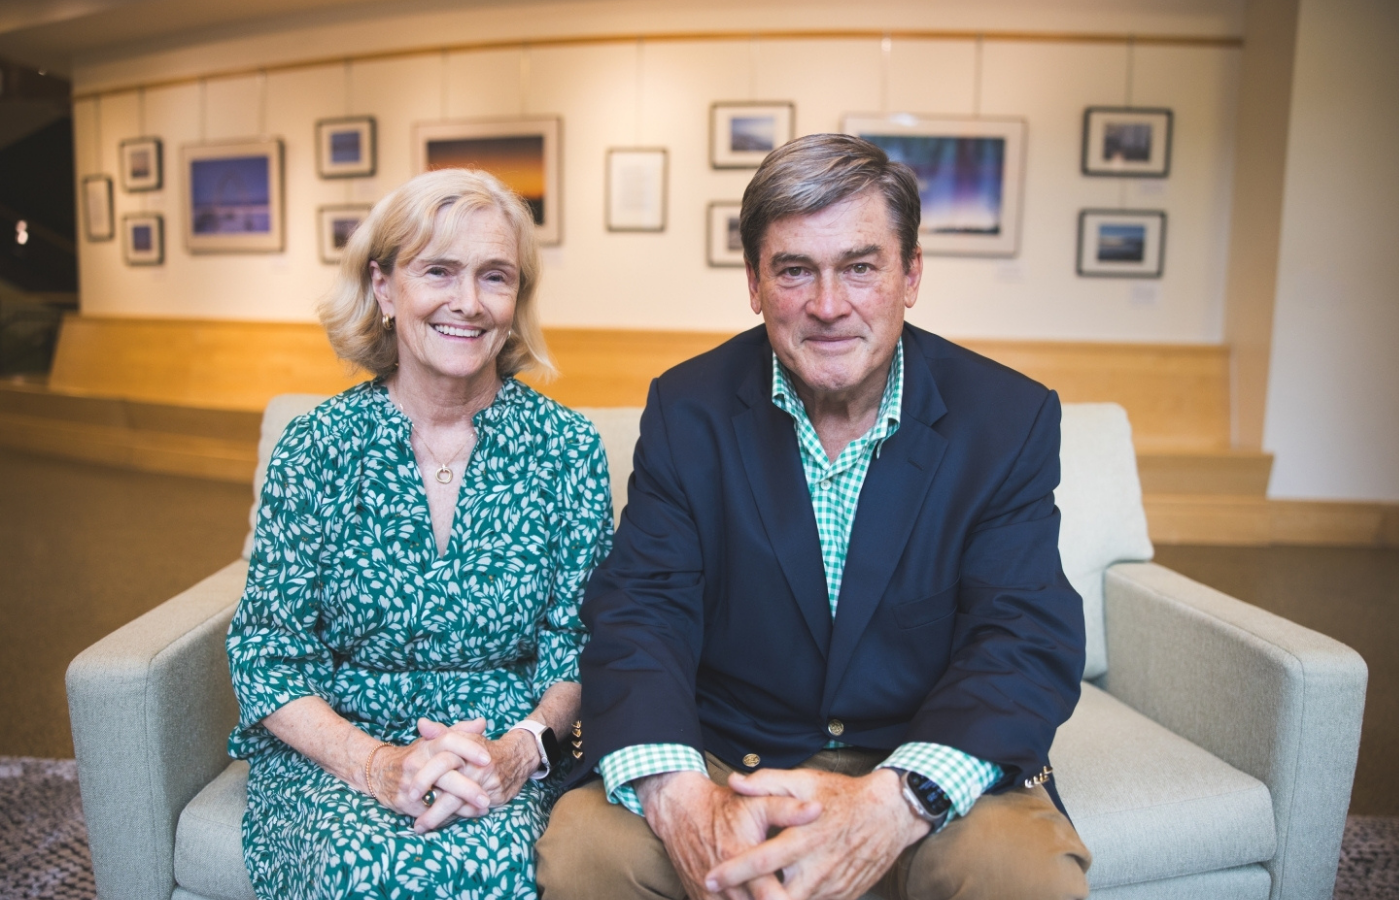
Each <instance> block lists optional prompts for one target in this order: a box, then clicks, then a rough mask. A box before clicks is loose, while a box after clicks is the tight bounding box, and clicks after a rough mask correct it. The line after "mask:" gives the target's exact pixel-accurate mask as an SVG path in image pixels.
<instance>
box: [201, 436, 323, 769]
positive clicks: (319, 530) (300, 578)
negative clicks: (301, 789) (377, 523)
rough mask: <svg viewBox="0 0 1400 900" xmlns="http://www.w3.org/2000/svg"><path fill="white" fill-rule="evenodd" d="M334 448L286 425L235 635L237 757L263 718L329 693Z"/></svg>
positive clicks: (233, 742)
mask: <svg viewBox="0 0 1400 900" xmlns="http://www.w3.org/2000/svg"><path fill="white" fill-rule="evenodd" d="M322 437H323V436H322ZM333 445H334V442H333V441H327V440H322V439H318V435H317V433H316V429H315V427H314V426H313V424H312V421H311V419H310V417H309V416H303V417H301V418H299V419H296V420H294V421H293V422H292V424H291V425H289V426H288V427H287V430H286V431H285V432H284V433H283V435H282V438H281V440H280V441H279V442H278V444H277V447H276V449H275V450H274V451H273V453H272V459H271V461H270V462H269V463H268V469H267V481H266V483H265V484H264V485H263V490H262V498H261V502H260V505H259V507H258V520H257V525H256V528H255V531H254V537H253V557H252V559H251V560H250V562H249V565H248V584H247V587H246V588H245V589H244V592H243V598H242V599H241V600H240V601H239V603H238V609H237V610H236V611H235V612H234V615H233V621H232V623H230V625H229V633H228V644H227V646H228V658H229V673H230V675H231V676H232V678H233V689H234V693H235V694H237V696H238V708H239V719H238V727H237V728H236V729H235V730H234V732H233V735H232V737H231V738H230V748H229V749H230V752H231V753H233V754H234V755H245V753H244V752H243V751H244V749H245V748H246V747H247V742H248V741H250V740H252V741H253V742H257V739H258V738H259V737H260V736H262V735H263V734H265V732H263V729H262V727H261V726H260V725H259V724H258V723H260V722H261V721H262V720H263V719H264V718H265V717H266V716H267V715H269V714H270V713H272V712H275V711H276V710H278V709H280V708H281V707H283V706H285V705H286V704H288V703H290V702H291V701H293V700H296V699H298V698H300V697H306V696H311V695H316V696H321V697H326V698H329V696H330V689H331V684H332V678H333V677H334V669H333V660H332V658H331V651H330V648H329V647H327V646H326V644H325V643H324V642H323V641H322V640H321V638H320V637H319V635H318V633H317V626H318V624H319V622H320V618H321V590H322V580H321V551H322V548H323V546H324V543H325V538H324V527H325V515H326V502H325V496H326V491H325V485H327V484H328V483H329V482H330V481H331V480H332V471H331V465H332V463H331V461H330V459H329V458H328V456H327V450H326V448H327V447H330V446H333Z"/></svg>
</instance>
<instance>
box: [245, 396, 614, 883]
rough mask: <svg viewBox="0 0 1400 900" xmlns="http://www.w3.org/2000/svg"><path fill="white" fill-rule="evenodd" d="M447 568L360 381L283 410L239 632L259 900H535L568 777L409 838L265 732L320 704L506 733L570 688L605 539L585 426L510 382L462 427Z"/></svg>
mask: <svg viewBox="0 0 1400 900" xmlns="http://www.w3.org/2000/svg"><path fill="white" fill-rule="evenodd" d="M474 422H475V425H476V428H477V435H478V436H477V444H476V447H475V449H474V450H473V451H472V455H471V458H470V460H469V461H468V463H467V469H466V475H465V477H464V478H463V479H462V485H461V494H460V497H459V499H458V501H457V511H456V518H455V521H454V523H453V526H452V535H451V538H450V540H449V544H448V547H447V550H446V552H445V553H444V554H443V555H442V556H441V557H439V556H438V554H437V546H436V543H435V541H434V539H433V531H432V522H431V520H430V518H429V515H428V503H427V495H426V493H425V492H424V489H423V482H422V478H421V476H420V474H419V471H418V466H417V464H416V463H415V461H414V457H413V450H412V447H411V445H410V443H409V432H410V429H411V425H410V423H409V421H408V419H406V418H405V417H404V416H403V415H402V414H401V413H400V412H399V411H398V409H397V408H396V407H395V406H394V405H393V404H392V403H391V402H390V401H389V398H388V394H387V392H386V391H385V389H384V387H383V385H382V383H379V382H366V383H364V384H361V385H359V386H357V387H354V388H351V389H350V390H348V391H346V392H345V393H343V394H341V395H339V396H338V397H334V398H332V399H331V400H328V401H327V402H325V403H323V404H321V405H320V406H319V407H317V408H316V409H315V410H313V411H312V412H310V413H308V414H307V415H304V416H301V417H299V418H297V419H295V420H294V421H293V422H292V423H291V424H290V425H289V426H288V427H287V430H286V432H285V433H284V434H283V436H282V439H281V441H280V442H279V443H278V445H277V449H276V451H275V452H274V453H273V455H272V460H271V462H270V463H269V466H268V473H267V483H266V486H265V487H264V488H263V492H262V504H261V506H260V508H259V510H258V519H257V534H256V539H255V543H254V547H253V557H252V561H251V563H250V567H249V570H248V586H247V589H246V590H245V592H244V594H243V599H242V601H241V602H240V603H239V605H238V610H237V612H236V613H235V614H234V617H233V623H232V625H231V626H230V628H229V636H228V654H229V665H230V669H231V671H232V675H233V685H234V690H235V692H236V693H237V695H238V702H239V707H240V710H241V715H240V719H239V723H238V726H237V727H236V728H235V729H234V732H233V734H232V736H231V737H230V738H229V753H230V754H231V755H233V756H236V757H240V758H244V759H247V760H248V761H249V763H250V765H251V770H250V772H249V776H248V812H247V814H246V815H245V816H244V818H243V854H244V860H245V862H246V864H247V867H248V872H249V875H250V876H251V877H252V881H253V887H254V890H255V891H256V893H257V895H258V896H259V897H260V898H264V900H273V898H276V900H295V898H311V897H326V898H330V897H337V898H338V897H365V898H368V897H376V898H406V897H414V898H418V897H442V898H448V897H451V898H466V897H470V898H488V897H493V898H494V897H520V898H533V897H535V863H534V846H535V841H536V840H537V839H538V838H539V836H540V834H541V833H542V832H543V831H544V826H545V823H546V820H547V818H548V815H549V810H550V808H551V806H552V805H553V803H554V800H555V799H556V798H557V797H558V794H559V792H560V785H561V782H562V779H563V777H564V772H563V771H562V770H561V771H560V772H557V773H555V774H553V775H551V776H550V777H549V778H548V779H545V780H544V781H527V782H526V783H525V786H524V788H523V789H522V790H521V791H520V793H519V795H518V796H516V798H515V799H514V800H512V801H511V802H510V803H508V804H506V805H505V806H503V807H501V808H500V809H497V810H494V811H493V812H491V813H490V814H488V815H486V816H484V817H482V818H479V819H463V820H457V821H456V822H455V823H454V824H452V825H450V826H447V827H444V828H442V829H439V830H437V831H433V832H430V833H428V834H424V835H418V834H415V833H414V832H413V820H412V818H410V817H407V816H401V815H399V814H398V813H396V812H394V811H393V810H391V809H389V808H388V807H385V806H381V805H380V804H379V803H377V802H375V801H374V800H372V799H370V798H369V796H368V795H365V794H362V793H360V792H359V791H356V790H355V789H354V788H351V787H350V786H349V785H347V784H345V783H344V782H342V781H340V780H339V779H337V778H336V777H334V776H332V775H330V774H329V773H327V772H325V771H324V770H323V769H321V767H320V766H318V765H316V764H315V763H313V762H311V761H310V760H309V759H307V758H306V757H304V756H302V755H301V754H300V753H297V752H296V751H294V750H292V749H291V748H289V747H288V746H286V745H285V744H283V743H282V742H281V741H279V740H278V739H277V738H275V737H273V736H272V734H271V733H269V732H268V731H267V730H266V729H265V728H264V727H263V726H262V725H260V724H259V723H260V722H261V721H262V719H263V718H264V717H265V716H267V715H268V714H269V713H271V712H273V711H275V710H277V709H278V708H280V707H282V706H283V705H285V704H286V703H288V702H290V701H292V700H295V699H297V698H299V697H305V696H311V695H315V696H319V697H322V698H324V699H325V700H326V701H327V702H328V703H330V705H331V706H332V707H333V708H334V709H335V710H336V711H337V712H338V713H340V714H341V715H342V716H344V717H345V718H347V719H349V720H350V721H351V722H353V723H355V725H357V726H358V727H359V728H361V729H363V730H364V731H366V732H367V733H369V734H370V735H371V736H373V737H375V738H378V739H381V740H384V741H389V742H391V743H395V744H407V743H410V742H411V741H413V740H414V738H415V737H417V729H416V722H417V719H418V717H419V716H425V717H427V718H430V719H434V720H436V721H439V722H447V723H451V722H456V721H459V720H462V719H472V718H476V717H478V716H482V717H484V718H485V719H486V722H487V735H488V737H492V738H495V737H499V736H500V735H501V734H503V733H504V732H505V731H506V729H508V728H509V727H510V726H512V725H514V724H515V723H516V722H518V721H519V720H520V719H522V718H524V717H525V716H526V715H528V714H529V713H530V712H531V711H532V710H533V709H534V707H535V705H536V704H537V703H538V701H539V699H540V697H541V696H542V695H543V694H544V692H545V689H546V688H548V687H549V686H550V685H551V684H554V683H555V682H557V681H560V680H571V681H576V680H578V665H577V657H578V653H579V650H580V649H582V647H583V643H584V641H585V634H584V630H583V624H582V623H581V622H580V621H579V617H578V607H579V601H580V599H581V597H582V595H583V587H584V583H585V582H586V580H587V577H588V574H589V572H590V571H592V569H593V567H594V566H595V565H596V564H597V563H598V562H599V561H600V560H602V558H603V556H604V555H606V553H607V551H608V549H609V546H610V545H611V542H612V501H611V495H610V493H609V490H608V472H607V459H606V457H605V456H604V453H603V446H602V442H601V441H600V440H599V437H598V433H597V431H596V430H595V429H594V428H593V426H592V424H591V423H590V422H588V420H587V419H585V418H584V417H583V416H581V415H579V414H577V413H574V412H571V411H569V410H567V409H565V408H564V407H562V406H560V405H559V404H557V403H555V402H553V401H552V400H549V399H547V398H545V397H543V396H541V395H539V394H537V393H535V392H534V391H532V390H531V389H530V388H528V387H525V386H524V385H522V384H520V383H519V382H517V381H515V380H513V379H510V380H507V381H506V382H505V384H504V385H503V386H502V388H501V390H500V392H499V393H498V394H497V396H496V399H495V401H494V402H493V403H492V404H491V405H490V406H489V407H487V408H486V409H484V410H482V411H481V412H480V413H478V414H477V415H476V417H475V419H474Z"/></svg>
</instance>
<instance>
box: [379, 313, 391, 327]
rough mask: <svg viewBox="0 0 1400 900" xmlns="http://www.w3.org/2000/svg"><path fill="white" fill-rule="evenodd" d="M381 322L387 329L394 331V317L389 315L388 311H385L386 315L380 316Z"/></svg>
mask: <svg viewBox="0 0 1400 900" xmlns="http://www.w3.org/2000/svg"><path fill="white" fill-rule="evenodd" d="M379 324H380V325H381V326H383V328H384V330H385V331H393V330H394V317H393V316H391V315H389V314H388V313H385V314H384V315H382V316H380V317H379Z"/></svg>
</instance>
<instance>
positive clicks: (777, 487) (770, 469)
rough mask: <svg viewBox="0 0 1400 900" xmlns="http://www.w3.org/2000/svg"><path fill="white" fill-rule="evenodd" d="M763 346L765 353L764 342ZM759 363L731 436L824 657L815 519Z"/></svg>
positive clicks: (824, 615)
mask: <svg viewBox="0 0 1400 900" xmlns="http://www.w3.org/2000/svg"><path fill="white" fill-rule="evenodd" d="M763 347H764V349H765V350H767V348H768V344H767V342H764V344H763ZM763 363H764V365H763V367H760V368H759V369H758V370H757V371H755V372H754V374H753V375H752V376H751V377H750V378H748V379H747V380H746V381H745V383H744V386H743V387H742V388H740V390H739V396H740V399H742V400H743V401H744V403H745V404H746V405H747V406H748V409H746V410H744V411H743V412H741V413H739V415H737V416H735V417H734V433H735V436H736V437H737V439H738V442H739V454H740V456H741V458H742V459H743V461H744V471H745V472H746V473H747V474H748V478H749V486H750V487H751V488H752V489H753V497H754V502H755V503H756V504H757V505H758V514H759V517H760V518H761V519H762V520H763V528H764V530H765V531H766V532H767V533H768V540H769V542H770V543H771V545H772V547H773V552H774V553H775V554H776V555H777V557H778V563H779V565H781V566H782V569H783V575H784V576H786V578H787V582H788V587H789V588H791V590H792V594H793V597H794V598H796V600H797V606H798V608H799V609H800V610H801V612H802V618H803V619H804V620H806V622H807V627H808V629H810V630H811V632H812V637H813V639H815V640H816V642H817V646H818V647H819V648H821V652H822V654H823V655H825V654H826V652H827V646H828V645H829V644H830V642H831V603H830V601H828V599H827V590H826V570H825V568H824V567H823V566H822V555H821V540H820V538H819V537H818V536H817V520H816V516H815V515H814V514H813V512H812V501H811V495H810V494H809V493H808V491H807V476H806V475H805V474H803V471H802V458H801V456H800V454H799V450H798V447H797V432H796V429H795V428H794V427H793V422H792V418H791V417H790V416H788V414H787V413H785V412H783V411H782V410H781V409H778V408H777V407H776V406H774V405H773V400H772V397H771V394H770V391H771V388H770V386H769V383H768V371H769V369H768V368H767V367H769V366H771V365H772V358H771V356H770V355H769V353H767V352H765V353H764V355H763Z"/></svg>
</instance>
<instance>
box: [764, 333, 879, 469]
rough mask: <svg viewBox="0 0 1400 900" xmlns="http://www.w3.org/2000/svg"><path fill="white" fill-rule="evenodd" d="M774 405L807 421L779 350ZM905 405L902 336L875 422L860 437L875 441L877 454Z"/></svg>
mask: <svg viewBox="0 0 1400 900" xmlns="http://www.w3.org/2000/svg"><path fill="white" fill-rule="evenodd" d="M772 400H773V405H774V406H776V407H778V409H781V410H782V411H783V412H785V413H787V414H788V415H790V416H792V417H793V418H794V419H796V420H797V421H798V422H803V421H805V422H807V423H808V424H809V425H810V424H811V420H810V419H808V418H807V410H806V408H805V407H804V406H803V405H802V400H801V399H800V398H799V397H798V396H797V391H796V389H795V388H793V386H792V379H791V376H790V375H789V374H788V371H787V369H786V368H784V366H783V364H782V363H780V362H779V361H778V354H777V353H774V354H773V394H772ZM903 406H904V341H903V340H900V341H899V342H897V343H896V344H895V347H894V358H893V359H891V360H890V372H889V375H888V376H886V378H885V393H884V395H883V396H882V397H881V398H880V411H879V412H878V413H876V414H875V424H874V425H872V426H871V427H870V430H869V431H867V432H866V433H865V434H864V435H862V436H861V437H860V438H858V440H866V439H868V440H870V441H871V442H872V443H873V444H874V450H875V454H876V455H877V456H878V455H879V453H880V448H881V446H883V445H884V442H885V440H886V439H888V438H889V437H890V435H892V434H894V433H895V432H896V431H898V430H899V413H900V409H901V408H902V407H903Z"/></svg>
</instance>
